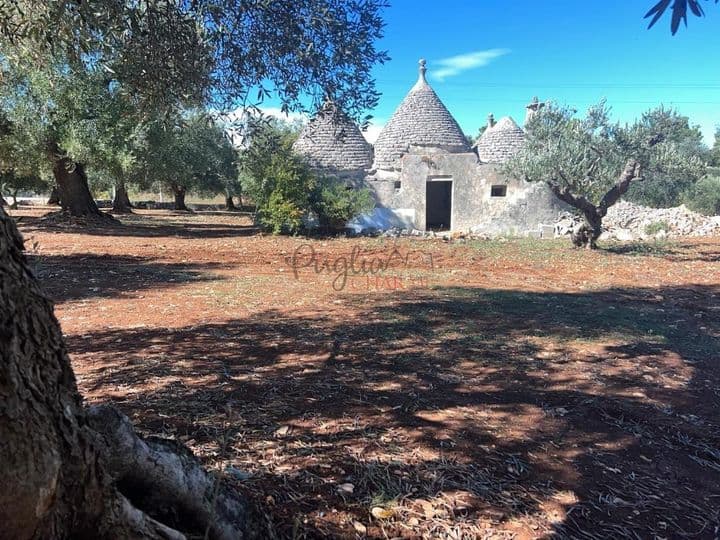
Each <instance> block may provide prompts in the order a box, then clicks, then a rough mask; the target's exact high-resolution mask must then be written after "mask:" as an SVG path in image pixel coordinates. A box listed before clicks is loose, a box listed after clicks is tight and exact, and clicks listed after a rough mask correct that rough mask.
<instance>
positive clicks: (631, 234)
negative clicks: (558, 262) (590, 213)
mask: <svg viewBox="0 0 720 540" xmlns="http://www.w3.org/2000/svg"><path fill="white" fill-rule="evenodd" d="M579 222H580V218H578V217H576V216H573V215H571V214H563V215H562V216H560V218H559V219H558V221H557V222H556V223H555V234H556V236H564V235H567V234H570V232H571V231H572V230H573V228H574V227H575V226H576V225H577V224H578V223H579ZM603 229H604V231H603V235H602V236H601V237H600V239H601V240H637V239H641V240H642V239H647V238H665V237H678V236H713V235H720V216H704V215H702V214H698V213H697V212H693V211H691V210H688V208H687V207H685V206H684V205H682V206H677V207H675V208H650V207H647V206H640V205H637V204H633V203H630V202H627V201H620V202H618V203H617V204H615V205H614V206H611V207H610V208H609V209H608V213H607V216H605V219H603Z"/></svg>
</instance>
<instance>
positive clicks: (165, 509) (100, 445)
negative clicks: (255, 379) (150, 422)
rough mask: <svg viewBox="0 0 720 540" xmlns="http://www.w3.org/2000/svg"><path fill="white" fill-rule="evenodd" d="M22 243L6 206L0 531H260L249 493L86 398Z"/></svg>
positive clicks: (20, 538)
mask: <svg viewBox="0 0 720 540" xmlns="http://www.w3.org/2000/svg"><path fill="white" fill-rule="evenodd" d="M22 250H23V241H22V238H21V237H20V234H19V233H18V231H17V228H16V227H15V223H14V221H13V220H12V219H11V218H10V217H8V215H7V214H6V213H5V211H4V210H2V209H0V433H2V444H0V463H2V467H0V524H2V525H1V530H0V536H2V538H13V539H17V540H25V539H31V538H53V539H67V538H77V539H80V540H85V539H131V538H132V539H160V538H163V539H165V540H167V539H173V540H175V539H177V540H180V539H182V538H186V536H185V534H184V533H185V532H187V533H190V534H193V535H195V536H199V537H202V536H203V535H206V536H205V537H206V538H216V539H223V540H224V539H226V538H227V539H229V538H256V537H262V536H263V535H262V531H260V528H259V526H257V525H255V524H256V523H258V522H259V521H257V520H256V519H255V518H254V517H253V514H252V513H251V512H250V511H249V506H248V505H247V503H246V502H245V501H244V500H243V499H242V498H240V497H239V496H238V495H237V494H236V493H234V492H232V491H230V490H228V489H226V488H224V487H223V486H222V485H221V484H217V483H216V480H214V479H213V478H212V477H211V476H209V475H207V473H205V472H204V471H203V470H202V469H201V468H200V466H199V464H198V462H197V460H196V459H195V458H194V457H193V456H192V453H191V452H190V451H189V450H188V449H187V448H185V447H183V446H182V445H180V444H179V443H174V442H170V441H162V440H159V439H149V440H143V439H142V438H140V437H138V436H137V435H136V434H135V432H134V430H133V428H132V425H131V424H130V421H129V420H128V419H127V418H126V417H124V416H122V415H121V414H120V413H117V412H115V411H113V410H112V409H109V408H102V409H91V410H89V411H88V410H86V409H84V408H83V406H82V400H81V397H80V395H79V393H78V390H77V386H76V383H75V375H74V374H73V371H72V368H71V366H70V360H69V358H68V355H67V352H66V349H65V343H64V341H63V337H62V332H61V330H60V325H59V324H58V321H57V319H56V318H55V316H54V314H53V307H52V304H51V302H50V301H49V300H48V298H47V297H46V296H45V295H44V294H43V292H42V291H41V290H40V287H39V285H38V282H37V281H36V280H35V278H34V276H33V274H32V273H31V272H30V269H29V268H28V265H27V261H26V260H25V256H24V254H23V253H22ZM161 509H162V510H161ZM163 521H164V522H163ZM181 530H182V531H183V532H181Z"/></svg>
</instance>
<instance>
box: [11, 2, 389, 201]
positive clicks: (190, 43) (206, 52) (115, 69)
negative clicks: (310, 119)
mask: <svg viewBox="0 0 720 540" xmlns="http://www.w3.org/2000/svg"><path fill="white" fill-rule="evenodd" d="M384 5H385V2H384V1H382V0H351V1H339V0H297V1H295V2H246V1H244V0H194V1H193V2H185V1H180V0H144V1H140V2H126V1H125V0H97V1H94V2H83V1H81V0H68V1H63V2H46V1H45V0H14V1H13V2H3V3H0V38H2V39H1V40H0V45H1V46H2V50H3V54H4V57H5V60H6V61H7V62H8V63H9V64H11V65H19V66H24V67H27V66H38V65H39V66H47V67H48V68H49V69H53V70H54V72H55V74H59V75H62V76H63V77H65V78H67V79H68V81H69V82H70V83H72V82H73V81H74V80H76V79H79V80H81V79H82V78H83V76H84V74H85V73H87V72H95V71H99V72H101V73H102V74H103V76H104V77H105V78H106V80H107V82H108V87H109V88H112V89H114V90H118V91H120V92H124V93H125V95H128V96H133V99H134V101H135V103H136V105H137V107H139V108H140V109H141V110H149V111H153V112H154V111H158V110H178V109H182V108H187V107H191V106H196V107H197V106H210V107H212V109H213V110H215V111H219V112H229V111H232V110H236V109H237V108H247V107H252V106H256V105H257V104H259V103H260V102H262V100H263V99H264V98H266V97H268V96H270V95H271V94H274V95H275V96H277V98H279V100H280V101H281V103H282V108H283V109H284V110H290V109H302V108H314V107H316V106H317V104H318V103H319V102H320V100H322V99H324V98H325V97H328V96H329V97H330V98H332V99H333V100H334V101H335V102H336V103H337V104H338V106H339V107H341V108H343V110H344V111H345V112H347V113H349V114H351V115H353V116H355V117H359V116H360V114H361V113H362V112H363V111H365V110H367V109H369V108H372V107H373V106H374V105H375V104H376V102H377V99H378V93H377V92H376V91H375V87H374V80H373V79H372V77H371V75H370V73H371V69H372V67H373V66H374V65H375V64H376V63H378V62H382V61H384V60H385V59H386V58H387V56H386V54H385V53H384V52H382V51H378V50H377V49H376V47H375V41H376V40H377V39H378V38H379V37H380V36H381V34H382V26H383V24H382V20H381V18H380V10H381V9H382V7H384ZM51 142H52V144H51V145H50V146H49V148H50V154H51V155H52V156H54V158H55V163H54V165H53V170H54V172H55V176H56V181H57V183H58V188H59V190H60V192H61V193H60V199H61V202H63V199H64V202H63V204H64V205H65V208H66V209H67V210H68V211H70V212H71V213H72V214H79V215H96V214H97V213H98V211H97V208H96V207H94V204H93V202H92V197H91V196H90V194H89V190H88V188H87V178H86V175H85V164H84V163H81V162H79V161H78V160H76V159H75V158H74V155H73V154H71V153H70V152H69V151H68V149H67V148H64V147H63V146H62V145H61V144H60V142H58V141H51ZM63 191H64V192H65V193H64V194H63Z"/></svg>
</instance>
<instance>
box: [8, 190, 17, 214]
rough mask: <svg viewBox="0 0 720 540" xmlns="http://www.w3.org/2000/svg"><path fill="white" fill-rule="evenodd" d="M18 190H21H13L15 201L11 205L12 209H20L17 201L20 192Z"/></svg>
mask: <svg viewBox="0 0 720 540" xmlns="http://www.w3.org/2000/svg"><path fill="white" fill-rule="evenodd" d="M18 191H19V190H17V189H16V190H15V191H13V193H12V198H13V202H12V204H11V205H10V210H17V209H18V202H17V194H18Z"/></svg>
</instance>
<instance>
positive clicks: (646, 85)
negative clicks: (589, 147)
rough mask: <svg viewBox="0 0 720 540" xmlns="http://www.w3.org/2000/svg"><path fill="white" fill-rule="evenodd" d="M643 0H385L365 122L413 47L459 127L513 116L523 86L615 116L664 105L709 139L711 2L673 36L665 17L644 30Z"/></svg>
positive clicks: (412, 68)
mask: <svg viewBox="0 0 720 540" xmlns="http://www.w3.org/2000/svg"><path fill="white" fill-rule="evenodd" d="M654 1H655V0H608V1H597V0H595V1H584V0H554V1H553V0H546V1H543V2H536V1H530V0H511V1H508V0H475V1H473V2H470V1H467V0H443V1H427V0H422V1H412V0H394V1H393V2H392V5H391V7H390V8H389V9H387V10H386V11H385V16H384V18H385V21H386V24H387V26H386V28H385V37H384V39H383V40H382V42H381V43H380V44H379V46H380V47H381V48H383V49H386V50H387V51H388V52H389V54H390V56H391V60H390V61H389V62H388V63H387V64H385V65H383V66H378V67H377V68H376V69H375V70H374V75H375V77H376V79H377V86H378V89H379V90H380V91H381V92H382V94H383V95H382V98H381V100H380V104H379V106H378V107H377V108H376V109H375V110H374V111H372V112H371V113H372V114H373V115H374V116H375V118H376V120H375V124H376V127H375V131H377V129H378V128H379V127H380V126H381V125H382V124H383V123H384V122H385V121H387V119H388V118H389V117H390V116H391V115H392V113H393V111H394V110H395V108H396V107H397V106H398V105H399V103H400V101H401V100H402V99H403V97H404V96H405V95H406V93H407V91H408V90H409V89H410V88H411V87H412V85H413V84H414V83H415V80H416V79H417V62H418V59H419V58H421V57H423V58H426V59H427V61H428V78H429V81H430V83H431V85H432V86H433V87H434V88H435V91H436V92H437V93H438V95H439V96H440V98H441V99H442V100H443V102H444V103H445V105H446V106H447V107H448V109H450V111H451V112H452V113H453V115H454V116H455V118H456V119H457V120H458V122H459V123H460V125H461V127H462V128H463V130H464V131H465V132H466V133H468V134H472V135H474V134H476V133H477V130H478V128H479V127H480V126H481V125H483V124H484V123H485V121H486V118H487V115H488V113H490V112H492V113H494V114H495V116H496V118H499V117H501V116H506V115H510V116H512V117H513V118H514V119H515V120H516V121H517V122H518V123H522V121H523V119H524V115H525V108H524V106H525V104H527V103H528V102H529V100H530V99H531V98H532V96H534V95H537V96H539V97H540V99H541V100H554V101H556V102H559V103H563V104H568V105H572V106H573V107H576V108H578V109H580V110H583V109H585V108H587V106H589V105H590V104H592V103H596V102H597V101H598V100H600V99H601V98H603V97H605V98H607V100H608V104H609V105H610V106H611V107H612V111H613V115H614V116H615V118H616V119H617V120H620V121H632V120H633V119H635V118H637V117H638V116H639V115H640V114H641V113H642V112H643V111H645V110H647V109H648V108H651V107H653V106H655V105H659V104H661V103H662V104H665V105H672V106H674V107H675V108H676V109H678V110H679V111H680V112H681V113H682V114H685V115H687V116H689V117H690V120H691V122H692V123H693V124H699V125H700V126H701V128H702V130H703V133H704V134H705V137H706V141H707V142H708V143H711V142H712V139H713V134H714V131H715V127H716V126H717V125H720V57H719V56H718V52H719V51H720V5H717V6H716V5H715V4H714V2H707V9H706V11H707V17H705V18H703V19H697V18H695V17H693V18H691V19H690V20H689V27H688V28H687V29H685V28H681V30H680V31H679V32H678V34H677V35H676V36H674V37H673V36H672V35H671V34H670V29H669V24H670V23H669V19H668V18H667V17H666V18H665V19H663V20H661V21H660V22H658V24H657V25H656V26H655V27H654V28H653V29H651V30H647V29H646V28H647V21H645V20H643V18H642V17H643V15H644V14H645V12H646V11H647V10H648V9H649V8H650V7H651V6H652V4H653V3H654ZM458 57H459V58H458ZM370 138H372V137H370Z"/></svg>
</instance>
